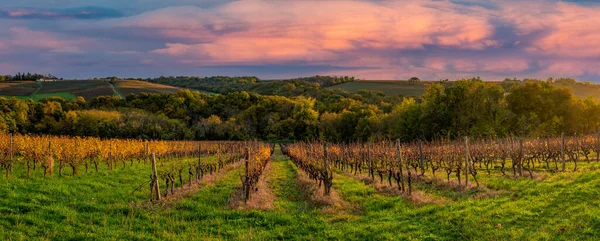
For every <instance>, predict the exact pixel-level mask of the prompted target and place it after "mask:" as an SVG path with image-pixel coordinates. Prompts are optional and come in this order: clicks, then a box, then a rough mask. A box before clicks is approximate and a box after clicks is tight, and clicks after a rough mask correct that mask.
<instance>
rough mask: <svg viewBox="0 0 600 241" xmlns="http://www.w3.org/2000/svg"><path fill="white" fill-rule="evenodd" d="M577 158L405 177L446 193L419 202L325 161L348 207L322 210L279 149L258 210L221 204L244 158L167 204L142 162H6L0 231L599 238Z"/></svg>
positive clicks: (598, 221) (592, 180)
mask: <svg viewBox="0 0 600 241" xmlns="http://www.w3.org/2000/svg"><path fill="white" fill-rule="evenodd" d="M579 169H580V170H581V171H578V172H567V173H556V174H551V173H539V174H537V175H543V178H538V179H529V178H510V177H502V176H501V174H500V173H499V172H492V175H489V176H488V175H487V174H484V175H481V176H480V177H479V178H480V183H481V184H482V185H483V186H485V187H487V188H488V189H489V191H494V192H497V193H496V194H495V195H489V196H485V195H481V193H482V192H487V191H488V190H486V191H482V190H468V191H461V190H455V189H452V188H446V187H443V186H441V185H427V184H426V183H425V182H416V183H415V185H414V188H415V190H418V191H421V192H424V193H426V194H427V195H429V196H432V197H434V198H438V199H440V200H447V201H446V202H442V203H435V202H434V203H426V204H416V203H415V202H413V201H411V200H407V199H405V198H403V197H401V196H396V195H390V194H389V193H383V192H381V191H378V190H377V189H376V188H374V187H373V186H372V185H369V184H365V182H363V181H361V180H358V179H355V178H352V177H350V176H348V175H343V174H341V173H340V170H334V176H335V178H334V179H333V187H332V189H333V191H335V192H336V193H338V194H339V195H340V198H341V199H343V201H344V202H347V203H349V204H350V205H352V207H353V210H352V211H350V212H338V213H329V212H324V211H323V209H322V207H319V206H317V205H314V204H313V203H312V202H311V201H310V200H308V199H307V198H306V197H305V196H304V195H303V191H304V190H302V186H299V185H297V181H296V179H297V177H296V176H297V175H298V174H299V170H298V168H297V167H296V166H295V165H294V163H293V162H291V161H290V160H289V159H288V158H287V157H285V156H283V155H282V154H281V152H280V150H279V148H277V150H276V151H275V154H274V156H273V158H272V162H271V166H270V168H269V169H267V170H266V172H265V173H264V174H263V177H266V178H267V180H268V181H267V184H268V185H269V187H270V189H271V191H272V193H273V194H274V196H275V197H274V198H275V200H274V202H273V208H272V209H271V210H267V211H260V210H237V209H231V208H229V207H228V204H229V203H228V200H229V198H230V197H231V195H232V194H233V193H234V192H235V191H236V190H237V189H239V188H240V186H241V183H240V175H241V174H242V173H243V170H244V169H243V165H238V166H236V167H235V168H233V169H231V170H228V171H226V172H224V173H222V174H220V175H218V177H217V178H216V180H215V182H214V183H208V184H206V185H200V188H199V190H197V192H195V193H193V194H190V195H189V196H187V197H185V198H182V199H177V200H175V201H173V202H171V203H169V204H168V205H164V204H149V203H148V202H147V201H146V200H147V199H148V196H149V190H148V184H147V181H148V179H149V178H148V176H149V174H150V171H151V170H150V167H149V166H148V165H147V164H137V163H136V164H133V165H129V164H128V165H127V166H126V167H125V168H122V167H118V168H116V169H114V170H111V171H108V170H106V169H105V167H101V168H100V170H99V172H97V173H96V171H95V170H93V169H92V168H90V170H89V171H88V173H87V174H86V173H85V170H81V171H80V172H81V174H79V175H77V176H71V174H70V173H68V174H66V175H65V176H63V177H62V178H61V177H58V176H57V175H55V176H53V177H43V175H42V172H43V169H42V168H39V167H38V169H36V170H35V172H34V173H33V175H32V177H31V178H29V179H28V178H26V177H25V170H24V167H22V166H15V167H14V170H13V172H12V174H11V176H10V177H9V178H8V179H7V178H6V177H5V176H4V175H2V176H1V177H0V239H1V240H31V239H34V238H35V239H51V240H64V239H71V240H82V239H87V240H114V239H118V240H207V239H208V240H210V239H214V240H220V239H228V240H230V239H234V240H236V239H243V240H247V239H258V240H273V239H302V240H307V239H308V240H322V239H344V240H366V239H370V240H387V239H415V240H550V239H553V240H575V239H579V240H581V239H583V240H586V239H587V240H598V239H599V238H600V208H599V207H600V199H598V196H599V195H600V163H595V162H592V163H590V164H588V163H581V164H580V167H579ZM584 169H585V171H583V170H584ZM440 175H443V174H440ZM441 177H442V176H440V178H441ZM376 182H378V180H376ZM140 186H141V187H142V188H139V190H136V189H138V187H140Z"/></svg>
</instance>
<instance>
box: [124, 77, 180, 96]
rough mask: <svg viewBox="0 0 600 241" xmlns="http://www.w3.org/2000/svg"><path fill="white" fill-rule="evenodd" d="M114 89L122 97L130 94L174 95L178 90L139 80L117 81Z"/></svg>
mask: <svg viewBox="0 0 600 241" xmlns="http://www.w3.org/2000/svg"><path fill="white" fill-rule="evenodd" d="M115 89H116V90H117V91H118V92H119V94H120V95H121V96H123V97H126V96H128V95H130V94H136V95H137V94H140V93H143V92H146V93H176V92H177V91H178V90H179V89H180V88H178V87H173V86H169V85H161V84H155V83H150V82H146V81H139V80H117V81H115Z"/></svg>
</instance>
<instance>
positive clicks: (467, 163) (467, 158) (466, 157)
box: [465, 136, 469, 188]
mask: <svg viewBox="0 0 600 241" xmlns="http://www.w3.org/2000/svg"><path fill="white" fill-rule="evenodd" d="M465 187H466V188H468V187H469V138H468V137H466V136H465Z"/></svg>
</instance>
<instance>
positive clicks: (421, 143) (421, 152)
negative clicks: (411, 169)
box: [419, 140, 425, 176]
mask: <svg viewBox="0 0 600 241" xmlns="http://www.w3.org/2000/svg"><path fill="white" fill-rule="evenodd" d="M419 156H420V157H419V166H420V167H421V176H424V175H425V165H424V163H423V162H424V159H425V158H424V156H423V141H422V140H419Z"/></svg>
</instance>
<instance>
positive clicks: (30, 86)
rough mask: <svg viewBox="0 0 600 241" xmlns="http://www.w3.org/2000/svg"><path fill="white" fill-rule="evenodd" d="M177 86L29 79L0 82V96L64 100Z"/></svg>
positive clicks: (160, 90) (163, 90)
mask: <svg viewBox="0 0 600 241" xmlns="http://www.w3.org/2000/svg"><path fill="white" fill-rule="evenodd" d="M179 89H180V88H177V87H172V86H168V85H160V84H154V83H148V82H144V81H136V80H121V81H116V83H115V84H114V87H113V84H111V83H110V82H109V81H108V80H65V81H56V82H44V83H37V82H33V81H23V82H10V83H9V82H6V83H0V96H1V97H7V98H10V97H15V98H17V99H33V100H34V101H39V100H42V99H45V98H48V97H54V96H58V97H63V98H65V99H67V100H72V99H75V98H77V96H82V97H83V98H85V99H86V100H91V99H93V98H96V97H98V96H111V95H119V96H121V97H123V98H124V97H126V96H127V95H129V94H139V93H142V92H148V93H175V92H177V91H178V90H179Z"/></svg>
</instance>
